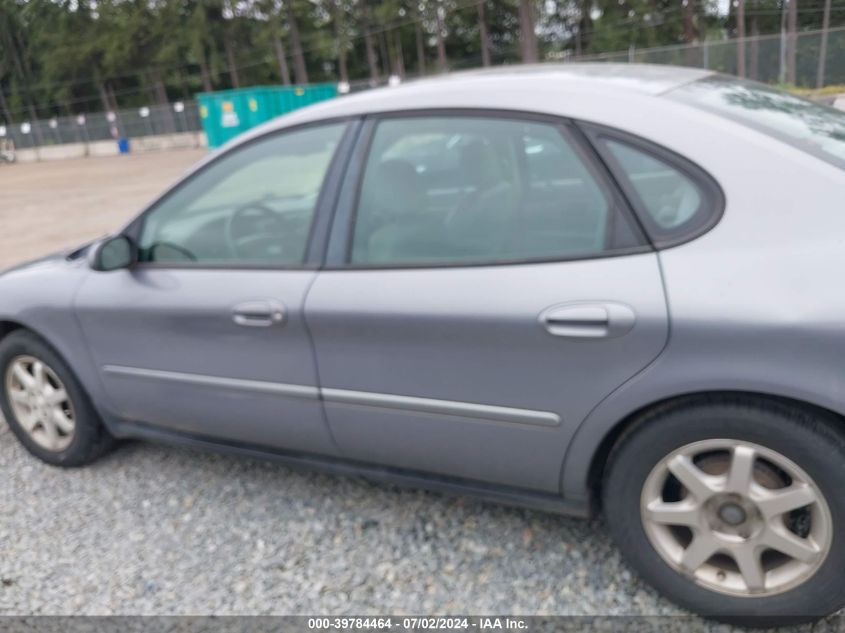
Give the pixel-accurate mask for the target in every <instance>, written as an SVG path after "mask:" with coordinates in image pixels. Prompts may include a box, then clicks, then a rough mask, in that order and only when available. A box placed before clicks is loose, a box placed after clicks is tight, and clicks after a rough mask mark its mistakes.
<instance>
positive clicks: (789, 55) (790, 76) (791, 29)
mask: <svg viewBox="0 0 845 633" xmlns="http://www.w3.org/2000/svg"><path fill="white" fill-rule="evenodd" d="M787 3H788V4H787V9H788V11H787V17H786V83H788V84H790V85H793V86H794V85H795V59H796V57H797V50H796V44H797V43H798V34H797V31H798V0H787Z"/></svg>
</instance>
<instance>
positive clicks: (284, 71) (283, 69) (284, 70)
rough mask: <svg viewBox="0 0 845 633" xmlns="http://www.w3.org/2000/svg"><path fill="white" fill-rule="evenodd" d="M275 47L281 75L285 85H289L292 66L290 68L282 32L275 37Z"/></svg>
mask: <svg viewBox="0 0 845 633" xmlns="http://www.w3.org/2000/svg"><path fill="white" fill-rule="evenodd" d="M273 49H274V50H275V51H276V63H277V64H278V65H279V77H280V78H281V80H282V83H283V84H284V85H286V86H289V85H290V68H288V58H287V54H286V52H285V44H284V42H282V36H281V35H280V34H277V35H275V36H274V37H273Z"/></svg>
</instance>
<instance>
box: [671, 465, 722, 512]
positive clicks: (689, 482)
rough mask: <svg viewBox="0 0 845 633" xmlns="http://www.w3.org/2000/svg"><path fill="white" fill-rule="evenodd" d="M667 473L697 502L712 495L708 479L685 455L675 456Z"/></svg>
mask: <svg viewBox="0 0 845 633" xmlns="http://www.w3.org/2000/svg"><path fill="white" fill-rule="evenodd" d="M668 467H669V471H670V472H671V473H672V474H673V475H675V477H677V478H678V481H680V482H681V483H682V484H683V485H684V487H685V488H686V489H687V490H689V491H690V493H691V494H692V495H693V496H694V497H695V498H696V499H698V500H699V501H701V500H703V499H706V498H707V497H708V496H710V495H711V494H713V492H714V490H713V487H712V486H711V485H710V482H709V477H708V475H706V474H705V473H704V472H703V471H702V470H701V469H700V468H698V467H697V466H696V465H695V464H693V463H692V460H691V459H690V458H689V457H687V456H685V455H676V456H675V457H673V458H672V460H671V461H670V462H669V464H668Z"/></svg>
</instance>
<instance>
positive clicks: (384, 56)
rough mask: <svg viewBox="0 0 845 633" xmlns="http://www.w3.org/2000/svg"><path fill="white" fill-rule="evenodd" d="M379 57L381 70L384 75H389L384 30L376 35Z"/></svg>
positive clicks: (388, 59)
mask: <svg viewBox="0 0 845 633" xmlns="http://www.w3.org/2000/svg"><path fill="white" fill-rule="evenodd" d="M378 35H379V37H378V49H379V57H381V70H382V73H384V74H385V75H390V66H391V62H390V55H389V54H388V50H387V35H386V31H385V30H384V29H382V30H381V32H380V33H379V34H378Z"/></svg>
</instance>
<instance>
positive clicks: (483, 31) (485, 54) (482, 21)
mask: <svg viewBox="0 0 845 633" xmlns="http://www.w3.org/2000/svg"><path fill="white" fill-rule="evenodd" d="M484 3H485V0H481V1H480V2H479V3H478V5H477V6H478V38H479V40H480V46H481V65H482V66H489V65H490V39H489V37H488V35H487V18H486V15H485V14H486V10H485V7H484Z"/></svg>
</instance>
